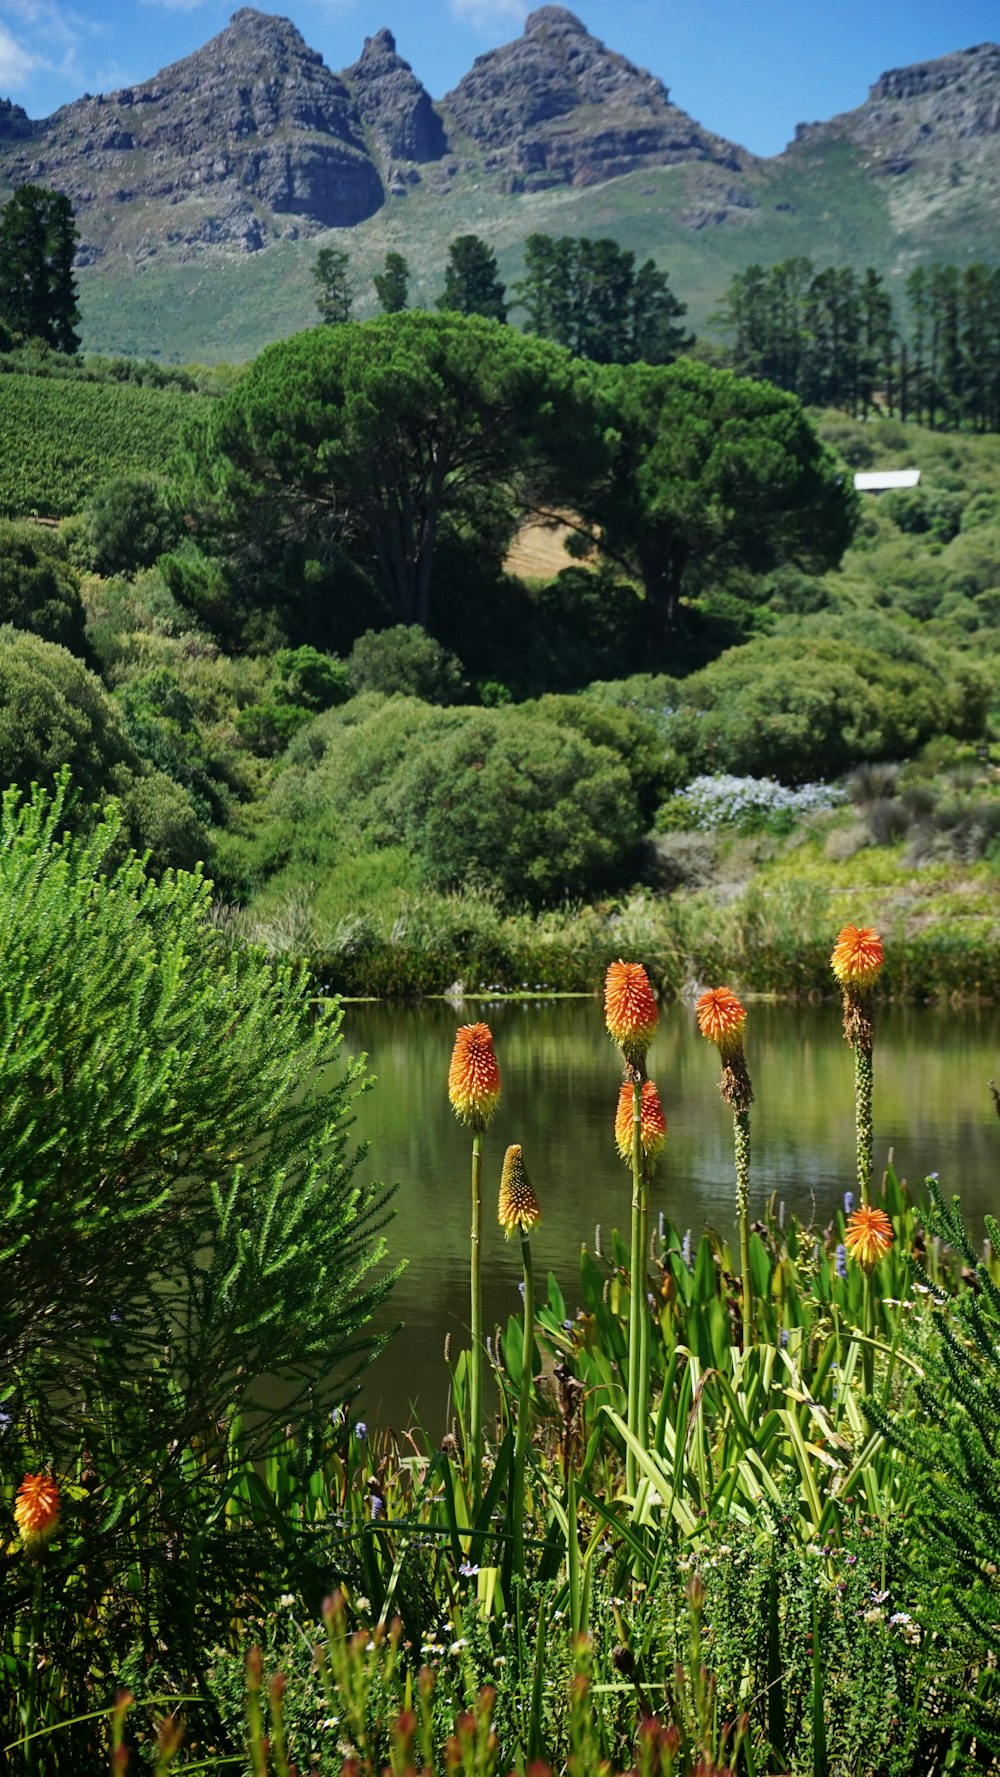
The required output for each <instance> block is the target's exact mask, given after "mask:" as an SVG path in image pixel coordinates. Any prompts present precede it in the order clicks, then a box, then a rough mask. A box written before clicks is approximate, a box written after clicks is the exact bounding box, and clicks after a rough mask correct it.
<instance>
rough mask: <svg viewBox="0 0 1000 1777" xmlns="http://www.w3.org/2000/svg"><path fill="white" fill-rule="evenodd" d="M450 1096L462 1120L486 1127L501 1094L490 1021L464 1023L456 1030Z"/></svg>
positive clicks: (474, 1127)
mask: <svg viewBox="0 0 1000 1777" xmlns="http://www.w3.org/2000/svg"><path fill="white" fill-rule="evenodd" d="M448 1097H449V1099H450V1100H451V1104H452V1109H453V1110H454V1112H455V1115H456V1116H457V1117H459V1118H460V1119H461V1121H462V1122H463V1123H469V1124H471V1125H472V1128H473V1129H485V1127H486V1125H487V1123H488V1122H489V1120H490V1118H491V1117H492V1115H493V1112H494V1111H495V1110H496V1108H497V1102H498V1100H499V1097H500V1069H499V1068H498V1066H497V1058H496V1056H495V1054H494V1053H493V1036H492V1032H491V1031H490V1027H489V1025H488V1024H463V1025H461V1027H460V1028H459V1030H458V1031H457V1032H456V1034H455V1047H454V1049H453V1051H452V1057H451V1066H450V1068H449V1069H448Z"/></svg>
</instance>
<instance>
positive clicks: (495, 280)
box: [437, 234, 507, 321]
mask: <svg viewBox="0 0 1000 1777" xmlns="http://www.w3.org/2000/svg"><path fill="white" fill-rule="evenodd" d="M437 306H438V308H439V309H452V310H454V311H455V313H456V314H459V315H485V316H486V318H487V320H490V321H506V319H507V292H506V289H505V288H504V285H503V284H502V282H501V280H500V272H499V268H498V266H497V256H496V254H495V253H494V251H493V248H492V247H491V246H490V245H489V244H488V242H486V241H484V240H482V239H481V238H480V236H479V235H477V234H461V235H459V236H458V239H457V240H454V241H452V243H451V246H450V247H449V248H448V264H447V267H446V268H445V274H444V290H443V291H442V293H441V295H440V296H439V297H438V300H437Z"/></svg>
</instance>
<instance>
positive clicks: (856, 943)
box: [830, 926, 885, 988]
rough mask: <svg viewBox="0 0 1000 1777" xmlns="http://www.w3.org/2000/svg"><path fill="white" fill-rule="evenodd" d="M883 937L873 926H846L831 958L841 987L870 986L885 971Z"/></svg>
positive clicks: (831, 964)
mask: <svg viewBox="0 0 1000 1777" xmlns="http://www.w3.org/2000/svg"><path fill="white" fill-rule="evenodd" d="M884 960H885V959H884V957H883V953H882V940H881V938H880V937H879V935H878V933H877V932H876V931H875V930H874V928H873V927H872V926H844V928H843V930H842V932H841V933H840V935H839V937H838V939H837V942H836V944H835V945H834V947H833V955H832V956H831V958H830V967H831V969H832V970H833V972H834V974H835V975H836V977H837V980H838V981H839V982H840V985H841V987H862V988H864V987H871V985H872V983H873V982H874V981H876V980H877V979H878V977H879V975H880V974H881V972H882V964H883V961H884Z"/></svg>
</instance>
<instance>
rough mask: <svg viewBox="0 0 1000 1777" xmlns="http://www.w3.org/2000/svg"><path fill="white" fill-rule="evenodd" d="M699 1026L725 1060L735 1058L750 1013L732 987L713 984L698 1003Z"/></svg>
mask: <svg viewBox="0 0 1000 1777" xmlns="http://www.w3.org/2000/svg"><path fill="white" fill-rule="evenodd" d="M695 1016H696V1017H697V1020H698V1029H699V1030H700V1031H701V1034H702V1036H703V1037H707V1038H708V1040H709V1042H710V1043H714V1044H715V1046H716V1048H717V1049H718V1051H719V1054H720V1055H721V1056H722V1059H723V1061H730V1060H732V1058H733V1056H734V1055H738V1054H739V1053H740V1051H741V1050H742V1048H743V1032H744V1030H745V1028H746V1022H747V1015H746V1012H745V1010H744V1008H743V1007H742V1005H741V1004H740V1002H739V1000H738V999H737V998H736V995H735V994H734V992H733V991H732V988H730V987H710V988H709V989H708V992H707V993H703V994H702V996H701V998H700V999H699V1001H698V1004H697V1005H696V1007H695Z"/></svg>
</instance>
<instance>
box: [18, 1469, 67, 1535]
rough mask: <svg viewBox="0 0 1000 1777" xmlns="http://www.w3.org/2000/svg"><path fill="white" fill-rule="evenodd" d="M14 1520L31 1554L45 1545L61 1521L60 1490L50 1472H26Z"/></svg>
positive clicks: (19, 1491) (19, 1492)
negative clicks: (42, 1473)
mask: <svg viewBox="0 0 1000 1777" xmlns="http://www.w3.org/2000/svg"><path fill="white" fill-rule="evenodd" d="M14 1519H15V1522H16V1524H17V1528H18V1533H19V1535H20V1538H21V1542H22V1544H23V1546H24V1548H25V1550H26V1551H27V1552H28V1553H29V1554H32V1553H34V1551H35V1550H36V1549H41V1548H44V1546H45V1544H46V1543H47V1542H48V1540H49V1538H50V1536H52V1534H53V1532H54V1531H55V1528H56V1526H57V1524H58V1523H59V1489H58V1487H57V1486H56V1484H55V1482H54V1481H53V1479H52V1477H51V1476H50V1475H25V1477H24V1480H23V1481H22V1482H21V1485H20V1487H19V1488H18V1490H17V1495H16V1497H15V1500H14Z"/></svg>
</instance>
